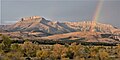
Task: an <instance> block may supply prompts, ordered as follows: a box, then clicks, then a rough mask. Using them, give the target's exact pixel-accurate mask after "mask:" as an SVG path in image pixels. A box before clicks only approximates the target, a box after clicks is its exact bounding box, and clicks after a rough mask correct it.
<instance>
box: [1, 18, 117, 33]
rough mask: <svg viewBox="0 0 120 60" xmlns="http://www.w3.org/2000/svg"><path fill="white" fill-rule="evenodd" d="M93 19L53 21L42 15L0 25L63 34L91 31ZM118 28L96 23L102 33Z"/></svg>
mask: <svg viewBox="0 0 120 60" xmlns="http://www.w3.org/2000/svg"><path fill="white" fill-rule="evenodd" d="M91 24H92V21H83V22H62V23H61V22H53V21H50V20H46V19H45V18H43V17H41V16H32V17H25V18H21V20H20V21H18V22H17V23H15V24H13V25H9V26H0V28H1V29H3V30H7V31H9V32H15V31H23V32H26V31H27V32H43V33H49V34H62V33H69V32H78V31H89V30H90V27H91ZM116 30H118V29H117V28H115V27H113V26H112V25H109V24H102V23H96V26H95V31H96V32H102V33H113V32H114V31H116Z"/></svg>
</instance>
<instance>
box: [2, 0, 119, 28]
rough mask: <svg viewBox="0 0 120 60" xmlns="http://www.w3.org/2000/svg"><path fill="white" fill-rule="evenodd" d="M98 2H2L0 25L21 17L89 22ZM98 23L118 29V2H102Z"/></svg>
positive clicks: (115, 0)
mask: <svg viewBox="0 0 120 60" xmlns="http://www.w3.org/2000/svg"><path fill="white" fill-rule="evenodd" d="M98 2H99V0H2V1H1V3H2V4H1V10H2V11H1V12H0V13H1V17H0V18H1V24H12V23H15V22H16V21H19V19H20V18H21V17H27V16H34V15H38V16H43V17H44V18H46V19H48V20H52V21H60V22H63V21H72V22H74V21H75V22H78V21H91V20H92V17H93V15H94V13H95V9H96V6H97V4H98ZM98 22H101V23H107V24H112V25H114V26H117V27H120V0H104V3H103V7H102V9H101V12H100V16H99V19H98Z"/></svg>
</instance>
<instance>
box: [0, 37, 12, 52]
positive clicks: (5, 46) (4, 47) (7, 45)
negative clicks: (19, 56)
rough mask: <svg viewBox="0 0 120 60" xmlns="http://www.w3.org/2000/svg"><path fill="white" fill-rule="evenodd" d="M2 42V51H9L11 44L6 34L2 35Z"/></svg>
mask: <svg viewBox="0 0 120 60" xmlns="http://www.w3.org/2000/svg"><path fill="white" fill-rule="evenodd" d="M2 40H3V41H2V44H1V49H2V50H3V51H4V52H9V51H10V46H11V44H12V42H11V39H10V38H9V37H7V36H4V35H2Z"/></svg>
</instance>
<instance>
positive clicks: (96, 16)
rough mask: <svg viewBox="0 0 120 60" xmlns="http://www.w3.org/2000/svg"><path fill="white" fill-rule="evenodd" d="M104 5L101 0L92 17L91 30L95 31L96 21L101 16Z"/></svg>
mask: <svg viewBox="0 0 120 60" xmlns="http://www.w3.org/2000/svg"><path fill="white" fill-rule="evenodd" d="M102 5H103V0H100V1H99V3H98V5H97V6H96V10H95V13H94V15H93V18H92V24H91V27H90V32H94V28H95V26H96V22H97V20H98V18H99V15H100V11H101V8H102Z"/></svg>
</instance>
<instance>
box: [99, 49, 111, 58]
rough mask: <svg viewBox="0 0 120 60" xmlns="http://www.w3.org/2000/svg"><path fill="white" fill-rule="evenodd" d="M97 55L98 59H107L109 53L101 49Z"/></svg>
mask: <svg viewBox="0 0 120 60" xmlns="http://www.w3.org/2000/svg"><path fill="white" fill-rule="evenodd" d="M98 56H99V59H100V60H107V59H108V57H109V54H108V53H107V52H106V51H105V50H103V51H99V55H98Z"/></svg>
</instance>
